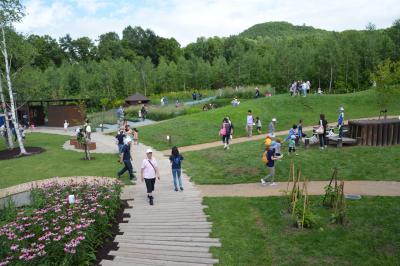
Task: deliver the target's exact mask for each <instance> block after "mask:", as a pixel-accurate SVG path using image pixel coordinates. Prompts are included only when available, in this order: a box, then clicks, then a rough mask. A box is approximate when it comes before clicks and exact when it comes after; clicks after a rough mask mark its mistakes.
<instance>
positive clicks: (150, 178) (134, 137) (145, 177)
mask: <svg viewBox="0 0 400 266" xmlns="http://www.w3.org/2000/svg"><path fill="white" fill-rule="evenodd" d="M115 138H116V142H117V145H118V153H119V160H118V161H119V163H121V164H123V165H124V167H123V168H122V169H121V170H120V171H119V172H118V173H117V176H118V178H121V176H122V175H123V174H124V173H125V172H128V173H129V178H130V180H132V181H136V180H137V178H136V176H135V174H134V173H135V171H134V170H133V165H132V161H133V159H132V148H133V145H138V144H139V131H138V130H137V129H136V128H133V129H131V128H130V126H129V125H128V124H127V123H126V121H125V123H124V125H123V127H121V128H120V130H119V132H118V134H117V135H116V136H115ZM169 160H170V163H171V171H172V179H173V185H174V190H175V191H183V182H182V178H181V173H182V170H181V169H182V166H181V162H182V160H183V156H182V155H180V154H179V151H178V148H177V147H173V148H172V151H171V156H170V157H169ZM140 179H141V181H142V182H145V184H146V191H147V197H148V199H149V204H150V205H153V204H154V195H153V192H154V188H155V182H156V179H158V180H160V172H159V169H158V164H157V161H156V159H155V158H154V156H153V151H152V150H151V149H147V150H146V158H145V159H144V160H143V161H142V164H141V171H140Z"/></svg>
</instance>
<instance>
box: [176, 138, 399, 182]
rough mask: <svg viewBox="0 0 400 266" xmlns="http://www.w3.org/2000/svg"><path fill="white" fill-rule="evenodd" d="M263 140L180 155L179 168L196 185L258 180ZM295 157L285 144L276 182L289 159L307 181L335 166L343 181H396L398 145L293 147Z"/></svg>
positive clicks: (323, 177)
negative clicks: (289, 153) (181, 158)
mask: <svg viewBox="0 0 400 266" xmlns="http://www.w3.org/2000/svg"><path fill="white" fill-rule="evenodd" d="M263 149H264V144H263V141H249V142H244V143H239V144H234V145H231V146H230V150H228V151H224V150H223V148H222V147H216V148H210V149H206V150H201V151H193V152H187V153H185V154H184V157H185V161H184V163H183V167H184V168H185V170H186V172H187V174H188V175H189V176H190V177H191V178H192V180H194V181H195V182H196V183H198V184H234V183H251V182H259V181H260V178H261V177H262V176H265V175H266V174H267V171H266V169H265V166H264V165H263V163H262V161H261V156H262V152H263ZM297 151H298V152H297V153H298V154H299V155H298V156H295V155H291V156H288V155H287V145H286V144H284V145H283V147H282V152H284V153H285V155H284V158H283V159H282V160H280V161H278V162H277V163H276V164H275V165H276V176H275V180H276V181H287V179H288V177H289V168H290V162H291V161H293V162H294V163H295V166H296V167H301V171H302V176H307V177H308V178H309V179H310V180H329V178H330V176H331V173H332V169H333V168H334V167H337V168H338V170H339V178H343V179H345V180H395V181H400V166H399V164H398V162H397V161H398V160H399V158H400V146H399V145H398V146H391V147H367V146H355V147H344V148H342V149H337V148H335V147H333V146H330V147H328V149H326V150H322V151H321V150H319V149H318V145H316V146H315V145H314V146H313V147H312V148H311V149H308V150H304V149H303V148H300V149H298V150H297Z"/></svg>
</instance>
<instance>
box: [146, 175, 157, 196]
mask: <svg viewBox="0 0 400 266" xmlns="http://www.w3.org/2000/svg"><path fill="white" fill-rule="evenodd" d="M144 181H145V182H146V188H147V193H151V192H153V191H154V185H155V183H156V178H151V179H147V178H145V179H144Z"/></svg>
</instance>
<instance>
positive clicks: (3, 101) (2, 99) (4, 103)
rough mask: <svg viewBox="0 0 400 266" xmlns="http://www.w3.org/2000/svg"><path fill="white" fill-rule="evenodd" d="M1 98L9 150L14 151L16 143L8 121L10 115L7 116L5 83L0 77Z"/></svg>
mask: <svg viewBox="0 0 400 266" xmlns="http://www.w3.org/2000/svg"><path fill="white" fill-rule="evenodd" d="M0 98H1V104H2V106H3V107H4V120H5V123H6V130H7V144H8V145H7V146H8V148H9V149H14V142H13V140H12V133H11V130H10V122H9V121H8V114H7V105H6V101H5V99H4V93H3V81H2V79H1V76H0Z"/></svg>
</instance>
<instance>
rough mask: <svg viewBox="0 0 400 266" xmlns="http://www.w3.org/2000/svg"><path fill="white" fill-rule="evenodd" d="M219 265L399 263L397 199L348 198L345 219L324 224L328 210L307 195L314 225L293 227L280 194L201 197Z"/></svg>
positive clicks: (314, 198)
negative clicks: (316, 223) (314, 216)
mask: <svg viewBox="0 0 400 266" xmlns="http://www.w3.org/2000/svg"><path fill="white" fill-rule="evenodd" d="M204 201H205V204H207V205H208V207H209V208H207V209H206V213H207V214H209V215H210V220H211V221H212V222H213V230H212V234H211V235H212V237H217V238H219V239H220V240H221V243H222V247H221V248H212V249H211V250H212V252H213V254H214V256H215V257H216V258H218V259H219V264H218V265H385V266H386V265H399V262H400V227H399V226H398V219H399V217H400V207H399V206H400V197H364V198H362V199H361V200H359V201H347V209H348V212H347V217H348V223H347V224H346V225H344V226H341V225H331V224H329V216H330V212H329V211H328V210H326V209H324V208H322V207H320V206H318V205H319V202H320V201H321V197H311V203H312V207H311V209H312V211H313V212H314V213H315V214H317V215H318V216H319V226H317V227H316V228H314V229H304V230H303V231H301V230H299V229H296V228H294V227H293V220H292V219H291V216H290V215H288V214H286V212H285V211H284V209H285V207H286V206H285V202H284V201H285V198H283V197H268V198H267V197H265V198H206V199H205V200H204Z"/></svg>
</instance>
